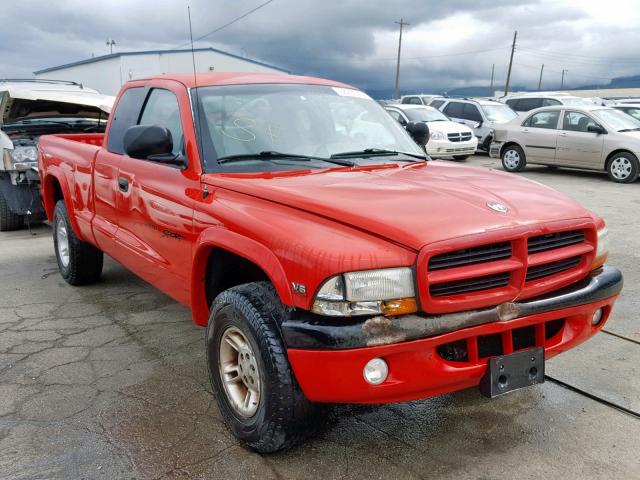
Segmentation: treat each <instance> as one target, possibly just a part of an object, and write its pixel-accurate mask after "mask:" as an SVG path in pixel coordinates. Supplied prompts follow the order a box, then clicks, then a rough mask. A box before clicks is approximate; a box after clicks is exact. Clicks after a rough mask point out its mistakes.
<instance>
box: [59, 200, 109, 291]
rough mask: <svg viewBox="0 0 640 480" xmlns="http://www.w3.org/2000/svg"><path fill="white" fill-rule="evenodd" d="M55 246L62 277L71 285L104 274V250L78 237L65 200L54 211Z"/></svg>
mask: <svg viewBox="0 0 640 480" xmlns="http://www.w3.org/2000/svg"><path fill="white" fill-rule="evenodd" d="M53 247H54V249H55V252H56V259H57V261H58V269H59V270H60V274H61V275H62V278H64V279H65V280H66V282H67V283H69V284H71V285H87V284H90V283H95V282H97V281H98V279H99V278H100V275H101V274H102V264H103V260H104V255H103V253H102V251H100V250H98V249H97V248H96V247H94V246H93V245H91V244H89V243H85V242H82V241H81V240H79V239H78V237H76V234H75V233H74V231H73V228H71V222H69V215H68V214H67V207H66V205H65V203H64V200H59V201H58V203H56V208H55V210H54V212H53Z"/></svg>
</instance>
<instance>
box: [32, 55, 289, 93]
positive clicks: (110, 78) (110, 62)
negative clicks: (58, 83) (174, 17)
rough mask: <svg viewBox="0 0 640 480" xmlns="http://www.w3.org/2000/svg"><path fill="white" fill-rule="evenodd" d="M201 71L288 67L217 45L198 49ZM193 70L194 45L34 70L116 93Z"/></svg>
mask: <svg viewBox="0 0 640 480" xmlns="http://www.w3.org/2000/svg"><path fill="white" fill-rule="evenodd" d="M194 56H195V63H196V70H197V71H198V72H212V71H215V72H270V73H290V72H288V71H287V70H284V69H282V68H279V67H276V66H274V65H269V64H266V63H263V62H258V61H256V60H251V59H249V58H245V57H240V56H238V55H233V54H231V53H227V52H223V51H222V50H217V49H215V48H211V47H208V48H196V49H194ZM190 72H193V62H192V57H191V49H184V50H149V51H143V52H118V53H113V54H110V55H103V56H101V57H94V58H89V59H87V60H81V61H79V62H73V63H67V64H65V65H60V66H57V67H51V68H44V69H42V70H38V71H37V72H33V73H34V75H35V76H36V78H40V79H50V80H72V81H74V82H78V83H81V84H82V85H84V86H86V87H89V88H95V89H96V90H98V91H99V92H100V93H102V94H105V95H115V94H117V93H118V90H119V89H120V86H121V85H122V84H123V83H125V82H127V81H129V80H133V79H136V78H143V77H148V76H150V75H159V74H164V73H190Z"/></svg>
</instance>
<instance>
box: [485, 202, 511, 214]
mask: <svg viewBox="0 0 640 480" xmlns="http://www.w3.org/2000/svg"><path fill="white" fill-rule="evenodd" d="M487 207H489V208H490V209H491V210H495V211H496V212H499V213H507V212H508V211H509V207H507V206H506V205H503V204H501V203H500V202H487Z"/></svg>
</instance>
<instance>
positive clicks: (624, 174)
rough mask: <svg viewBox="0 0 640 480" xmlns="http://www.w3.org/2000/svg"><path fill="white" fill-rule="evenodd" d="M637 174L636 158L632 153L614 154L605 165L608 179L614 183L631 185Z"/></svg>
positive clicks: (639, 170) (638, 169) (638, 167)
mask: <svg viewBox="0 0 640 480" xmlns="http://www.w3.org/2000/svg"><path fill="white" fill-rule="evenodd" d="M639 172H640V166H639V165H638V158H637V157H636V156H635V155H633V154H632V153H626V152H622V153H616V154H615V155H614V156H613V157H612V158H611V160H609V162H608V163H607V174H608V175H609V179H610V180H612V181H614V182H616V183H633V182H635V181H636V180H637V179H638V173H639Z"/></svg>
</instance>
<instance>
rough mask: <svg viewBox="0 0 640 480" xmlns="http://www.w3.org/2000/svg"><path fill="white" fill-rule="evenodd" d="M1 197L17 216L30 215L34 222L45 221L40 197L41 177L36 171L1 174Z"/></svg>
mask: <svg viewBox="0 0 640 480" xmlns="http://www.w3.org/2000/svg"><path fill="white" fill-rule="evenodd" d="M0 195H2V196H3V197H4V199H5V201H6V202H7V205H8V207H9V210H10V211H11V212H13V213H15V214H16V215H28V216H30V218H31V220H32V221H42V220H44V219H45V213H44V208H43V206H42V200H41V197H40V177H39V175H38V172H37V171H36V170H34V169H28V170H26V171H24V172H12V174H10V173H8V172H3V173H0Z"/></svg>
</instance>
